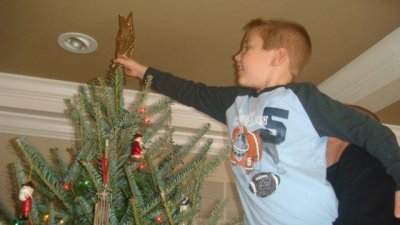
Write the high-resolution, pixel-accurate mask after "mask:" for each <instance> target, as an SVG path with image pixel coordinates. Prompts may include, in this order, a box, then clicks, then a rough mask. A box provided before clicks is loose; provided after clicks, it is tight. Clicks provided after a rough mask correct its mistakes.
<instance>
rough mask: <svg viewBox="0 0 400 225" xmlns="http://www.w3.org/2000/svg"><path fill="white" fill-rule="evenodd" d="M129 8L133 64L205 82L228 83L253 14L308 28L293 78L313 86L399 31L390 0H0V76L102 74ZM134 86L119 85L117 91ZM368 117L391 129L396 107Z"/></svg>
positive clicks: (80, 77)
mask: <svg viewBox="0 0 400 225" xmlns="http://www.w3.org/2000/svg"><path fill="white" fill-rule="evenodd" d="M131 11H132V12H133V18H134V24H135V30H136V39H137V41H136V47H135V51H134V57H135V58H136V59H137V60H138V61H139V62H142V63H144V64H147V65H152V66H154V67H157V68H160V69H162V70H166V71H171V72H174V73H176V74H179V75H180V76H182V77H185V78H187V79H191V80H195V81H200V82H205V83H207V84H211V85H232V84H234V80H235V79H234V70H233V61H232V56H233V55H234V54H235V53H236V52H237V51H238V50H239V44H240V41H241V38H242V35H243V30H242V27H243V25H245V24H246V23H247V22H248V21H249V20H250V19H252V18H255V17H275V18H285V19H289V20H294V21H297V22H299V23H301V24H303V25H304V26H305V27H306V28H307V29H308V31H309V33H310V36H311V39H312V42H313V57H312V60H311V64H310V66H309V67H308V69H307V70H306V71H305V72H304V73H303V74H302V75H301V77H300V78H299V79H298V81H302V82H303V81H307V82H313V83H315V84H317V85H318V84H320V83H321V82H322V81H324V80H326V79H327V78H328V77H330V76H331V75H333V74H335V72H337V71H338V70H340V69H341V68H343V67H344V66H345V65H347V64H348V63H349V62H351V61H352V60H353V59H355V58H356V57H357V56H359V55H360V54H362V53H363V52H365V51H366V50H367V49H369V48H370V47H371V46H372V45H374V44H375V43H376V42H378V41H379V40H381V39H382V38H384V37H385V36H386V35H388V34H389V33H391V32H392V31H393V30H395V29H396V28H397V27H399V26H400V13H399V12H400V1H399V0H379V1H376V0H351V1H348V0H336V1H321V0H302V1H298V0H203V1H183V0H168V1H160V0H158V1H156V0H145V1H144V0H112V1H111V0H108V1H107V0H80V1H79V0H70V1H54V0H53V1H50V0H35V1H26V0H2V1H0V28H1V32H0V72H6V73H12V74H20V75H27V76H35V77H42V78H50V79H56V80H64V81H73V82H79V83H85V82H88V81H90V80H92V79H93V78H95V77H97V76H102V75H105V74H106V73H107V70H108V67H109V65H110V63H111V62H110V60H111V59H112V58H113V56H114V51H115V36H116V33H117V30H118V15H122V16H127V15H128V14H129V12H131ZM65 32H81V33H85V34H88V35H90V36H92V37H93V38H95V39H96V40H97V42H98V44H99V47H98V49H97V51H95V52H94V53H90V54H73V53H70V52H67V51H65V50H63V49H62V48H61V47H59V46H58V44H57V38H58V36H59V35H60V34H62V33H65ZM399 73H400V72H399ZM139 87H140V85H139V82H138V81H136V80H133V79H128V82H127V88H129V89H138V88H139ZM399 88H400V87H399ZM399 96H400V95H399ZM377 114H378V116H380V118H381V119H382V121H383V122H384V123H388V124H395V125H400V101H399V100H397V101H395V102H394V103H390V104H388V105H387V106H385V107H384V108H383V109H380V110H379V111H378V112H377Z"/></svg>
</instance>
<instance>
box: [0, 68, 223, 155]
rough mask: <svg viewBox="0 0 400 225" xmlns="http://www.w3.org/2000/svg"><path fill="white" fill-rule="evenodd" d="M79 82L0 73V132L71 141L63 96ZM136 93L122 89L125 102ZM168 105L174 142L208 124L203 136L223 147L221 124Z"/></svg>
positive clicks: (152, 96) (69, 95) (71, 92)
mask: <svg viewBox="0 0 400 225" xmlns="http://www.w3.org/2000/svg"><path fill="white" fill-rule="evenodd" d="M79 85H82V84H79V83H73V82H66V81H58V80H50V79H43V78H36V77H30V76H23V75H16V74H8V73H0V132H1V133H10V134H18V135H27V136H40V137H47V138H56V139H65V140H73V139H74V130H73V127H72V125H71V124H70V120H69V119H68V118H66V116H65V114H64V110H65V104H64V99H71V98H73V97H74V95H75V94H76V93H77V92H78V87H79ZM137 94H138V91H133V90H125V91H124V99H125V104H126V105H128V104H129V103H130V102H132V101H133V99H134V98H135V96H136V95H137ZM162 97H163V96H162V95H160V94H155V93H149V95H148V97H147V99H146V101H147V103H148V104H151V103H153V102H156V101H158V100H159V99H161V98H162ZM171 108H172V112H173V116H172V125H173V126H174V127H175V128H176V132H175V133H174V141H175V142H176V143H185V142H186V141H187V139H188V138H189V137H190V136H192V135H193V134H194V133H195V131H196V130H198V128H201V127H202V126H204V124H206V123H209V124H210V125H211V127H210V131H209V132H208V133H207V134H206V135H205V136H204V139H208V138H211V139H213V140H214V143H213V149H221V148H223V147H224V146H226V144H227V139H226V128H225V126H224V125H223V124H221V123H219V122H217V121H216V120H213V119H212V118H210V117H208V116H207V115H205V114H202V113H200V112H198V111H196V110H194V109H193V108H190V107H187V106H184V105H181V104H178V103H174V104H172V106H171ZM203 142H204V141H202V142H200V143H199V144H201V143H203Z"/></svg>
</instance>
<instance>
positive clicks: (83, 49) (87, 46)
mask: <svg viewBox="0 0 400 225" xmlns="http://www.w3.org/2000/svg"><path fill="white" fill-rule="evenodd" d="M57 42H58V44H59V45H60V46H61V47H62V48H63V49H65V50H67V51H70V52H73V53H78V54H84V53H91V52H94V51H95V50H96V49H97V46H98V44H97V41H96V40H95V39H94V38H92V37H90V36H89V35H86V34H81V33H75V32H69V33H63V34H61V35H60V36H58V39H57Z"/></svg>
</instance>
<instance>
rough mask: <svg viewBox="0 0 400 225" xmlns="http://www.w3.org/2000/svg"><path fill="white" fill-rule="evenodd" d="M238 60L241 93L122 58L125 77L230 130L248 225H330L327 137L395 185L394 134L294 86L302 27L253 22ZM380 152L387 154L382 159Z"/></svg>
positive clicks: (307, 47) (301, 63)
mask: <svg viewBox="0 0 400 225" xmlns="http://www.w3.org/2000/svg"><path fill="white" fill-rule="evenodd" d="M245 32H246V34H245V36H244V39H243V43H242V49H241V51H240V52H239V53H238V54H237V55H236V56H235V66H236V70H237V76H238V83H239V85H240V86H242V87H241V88H239V87H208V86H206V85H204V84H201V83H194V82H192V81H187V80H184V79H181V78H178V77H175V76H173V75H171V74H168V73H164V72H161V71H158V70H156V69H154V68H151V67H147V66H144V65H141V64H139V63H137V62H135V61H134V60H132V59H126V58H124V57H119V58H117V59H115V60H114V62H115V63H120V64H122V65H124V66H125V71H126V74H127V75H128V76H132V77H137V78H139V79H144V78H145V76H147V75H153V81H152V82H153V83H152V87H153V88H154V89H155V90H157V91H159V92H160V93H162V94H165V95H167V96H170V97H172V98H173V99H175V100H177V101H179V102H181V103H183V104H186V105H188V106H192V107H194V108H196V109H197V110H199V111H202V112H205V113H207V114H208V115H210V116H211V117H213V118H215V119H217V120H219V121H221V122H224V123H226V124H227V126H228V129H229V139H230V140H231V142H232V145H233V147H232V151H231V161H232V164H233V166H232V170H233V173H234V175H235V179H236V185H237V189H238V193H239V196H240V198H241V202H242V204H243V208H244V211H245V217H246V218H245V220H246V223H247V224H248V225H268V224H286V225H293V224H296V225H302V224H304V225H328V224H332V222H333V221H334V219H335V218H336V217H337V202H336V197H335V194H334V191H333V190H332V187H331V185H330V184H329V183H328V182H327V181H326V164H325V147H326V142H327V138H326V136H336V137H340V138H342V139H344V140H348V141H349V142H352V143H355V144H357V145H360V146H365V147H366V148H367V149H368V151H369V152H370V153H371V154H374V155H377V156H378V157H379V159H380V160H381V162H383V163H384V165H385V166H386V168H387V169H388V171H389V172H391V175H392V176H393V177H394V178H395V179H396V182H397V184H400V175H399V171H400V170H399V168H400V163H399V160H400V154H399V152H400V151H399V147H398V144H397V142H396V139H395V137H394V135H393V133H392V132H391V131H390V130H389V129H388V128H386V127H383V126H381V125H380V124H379V123H376V122H375V121H373V120H370V119H369V118H368V117H367V116H365V115H362V114H360V113H357V112H355V111H354V110H352V109H350V108H348V107H345V106H344V105H342V104H340V103H339V102H337V101H334V100H332V99H330V98H328V97H327V96H325V95H324V94H322V93H320V92H319V91H318V90H317V88H316V87H315V86H314V85H312V84H296V83H292V81H293V79H294V77H296V76H297V75H298V74H300V72H301V71H302V70H303V69H304V67H305V66H306V64H307V62H308V60H309V58H310V55H311V42H310V38H309V36H308V34H307V32H306V30H305V29H304V28H303V27H302V26H301V25H299V24H297V23H293V22H289V21H284V20H265V19H255V20H253V21H251V22H250V23H248V24H247V25H246V26H245ZM382 149H385V151H384V152H383V151H381V150H382Z"/></svg>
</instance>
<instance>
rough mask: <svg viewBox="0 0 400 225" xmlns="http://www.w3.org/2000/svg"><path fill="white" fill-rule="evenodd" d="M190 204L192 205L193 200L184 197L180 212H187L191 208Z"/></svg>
mask: <svg viewBox="0 0 400 225" xmlns="http://www.w3.org/2000/svg"><path fill="white" fill-rule="evenodd" d="M190 205H192V202H191V201H190V199H189V198H188V197H184V198H183V200H182V204H181V206H180V207H179V212H180V213H182V212H185V211H187V210H188V209H189V207H190Z"/></svg>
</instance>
